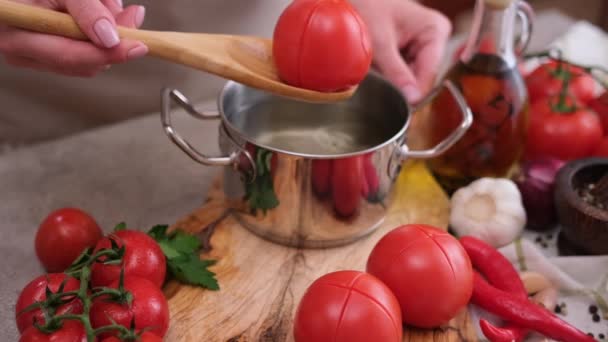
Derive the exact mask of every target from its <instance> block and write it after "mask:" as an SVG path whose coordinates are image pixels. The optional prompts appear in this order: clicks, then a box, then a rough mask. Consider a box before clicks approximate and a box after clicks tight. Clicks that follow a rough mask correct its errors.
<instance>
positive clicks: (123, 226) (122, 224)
mask: <svg viewBox="0 0 608 342" xmlns="http://www.w3.org/2000/svg"><path fill="white" fill-rule="evenodd" d="M125 229H127V224H126V223H124V222H120V223H119V224H117V225H116V226H115V227H114V231H115V232H117V231H120V230H125Z"/></svg>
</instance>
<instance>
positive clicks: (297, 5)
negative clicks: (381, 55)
mask: <svg viewBox="0 0 608 342" xmlns="http://www.w3.org/2000/svg"><path fill="white" fill-rule="evenodd" d="M273 56H274V61H275V64H276V66H277V69H278V73H279V77H280V78H281V79H282V80H283V81H284V82H286V83H288V84H291V85H293V86H297V87H302V88H308V89H312V90H317V91H325V92H332V91H339V90H344V89H347V88H349V87H351V86H354V85H356V84H358V83H359V82H361V81H362V80H363V78H364V77H365V75H366V74H367V72H368V70H369V67H370V65H371V61H372V48H371V40H370V37H369V33H368V30H367V27H366V26H365V23H364V22H363V20H362V19H361V17H360V16H359V14H358V13H357V12H356V11H355V9H354V8H353V7H352V6H351V4H350V3H349V2H348V1H346V0H298V1H294V2H292V3H291V4H290V5H289V6H288V7H287V8H286V9H285V11H284V12H283V13H282V14H281V17H280V18H279V20H278V22H277V24H276V27H275V30H274V38H273Z"/></svg>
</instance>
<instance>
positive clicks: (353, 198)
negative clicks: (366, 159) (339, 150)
mask: <svg viewBox="0 0 608 342" xmlns="http://www.w3.org/2000/svg"><path fill="white" fill-rule="evenodd" d="M363 177H364V176H363V167H362V164H361V158H359V157H348V158H342V159H335V160H333V166H332V174H331V186H332V195H333V201H334V209H335V210H336V212H337V213H338V214H339V215H341V216H345V217H348V216H351V215H354V214H355V213H356V212H357V209H358V208H359V202H360V198H361V187H362V186H363Z"/></svg>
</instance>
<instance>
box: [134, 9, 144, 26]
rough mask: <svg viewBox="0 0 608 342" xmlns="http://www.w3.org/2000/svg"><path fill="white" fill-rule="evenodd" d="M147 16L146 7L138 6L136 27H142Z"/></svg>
mask: <svg viewBox="0 0 608 342" xmlns="http://www.w3.org/2000/svg"><path fill="white" fill-rule="evenodd" d="M145 16H146V8H145V7H144V6H138V7H137V12H135V27H138V28H139V27H141V25H143V23H144V17H145Z"/></svg>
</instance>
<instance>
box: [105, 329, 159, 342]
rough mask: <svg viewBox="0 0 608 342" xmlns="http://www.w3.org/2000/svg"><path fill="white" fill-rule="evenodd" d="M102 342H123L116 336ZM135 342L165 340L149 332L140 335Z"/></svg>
mask: <svg viewBox="0 0 608 342" xmlns="http://www.w3.org/2000/svg"><path fill="white" fill-rule="evenodd" d="M129 341H130V340H129ZM101 342H122V341H121V340H120V339H119V338H118V337H116V336H111V337H108V338H105V339H103V340H102V341H101ZM133 342H163V339H162V337H159V336H157V335H155V334H153V333H151V332H149V331H145V332H144V333H143V334H141V335H139V336H138V338H137V339H136V340H133Z"/></svg>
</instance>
